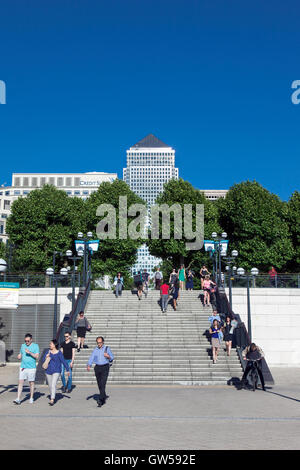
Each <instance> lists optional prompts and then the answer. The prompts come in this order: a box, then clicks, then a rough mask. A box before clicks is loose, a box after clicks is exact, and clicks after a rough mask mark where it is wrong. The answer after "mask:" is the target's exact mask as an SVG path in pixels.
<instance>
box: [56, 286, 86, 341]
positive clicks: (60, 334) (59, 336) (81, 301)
mask: <svg viewBox="0 0 300 470" xmlns="http://www.w3.org/2000/svg"><path fill="white" fill-rule="evenodd" d="M90 290H91V280H90V279H88V282H87V285H86V288H85V290H84V292H82V291H81V292H78V295H77V298H76V301H75V304H74V308H73V310H72V311H71V313H70V316H69V318H67V319H65V318H64V319H63V321H62V322H61V323H60V325H59V327H58V329H57V333H56V340H57V341H58V342H59V344H61V343H63V341H64V334H65V333H66V331H69V332H70V333H72V331H73V330H74V326H75V323H76V319H77V316H78V314H79V312H80V311H81V310H84V309H85V306H86V303H87V300H88V297H89V293H90Z"/></svg>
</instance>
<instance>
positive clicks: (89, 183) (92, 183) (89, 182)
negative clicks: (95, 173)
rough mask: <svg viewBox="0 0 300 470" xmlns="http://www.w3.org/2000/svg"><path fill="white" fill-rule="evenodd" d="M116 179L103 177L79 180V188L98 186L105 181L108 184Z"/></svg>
mask: <svg viewBox="0 0 300 470" xmlns="http://www.w3.org/2000/svg"><path fill="white" fill-rule="evenodd" d="M116 178H117V177H116V176H115V177H114V176H103V177H101V178H97V179H95V178H93V179H89V178H84V179H81V180H80V186H100V184H101V183H103V182H104V181H107V182H109V183H112V182H113V181H114V180H115V179H116Z"/></svg>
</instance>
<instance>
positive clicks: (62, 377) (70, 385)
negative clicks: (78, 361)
mask: <svg viewBox="0 0 300 470" xmlns="http://www.w3.org/2000/svg"><path fill="white" fill-rule="evenodd" d="M66 362H67V364H68V366H69V371H70V375H69V377H68V383H67V386H66V379H65V370H66V369H65V366H64V365H63V364H62V365H61V381H62V384H63V387H64V388H66V387H67V390H72V369H71V367H70V364H71V362H72V359H66Z"/></svg>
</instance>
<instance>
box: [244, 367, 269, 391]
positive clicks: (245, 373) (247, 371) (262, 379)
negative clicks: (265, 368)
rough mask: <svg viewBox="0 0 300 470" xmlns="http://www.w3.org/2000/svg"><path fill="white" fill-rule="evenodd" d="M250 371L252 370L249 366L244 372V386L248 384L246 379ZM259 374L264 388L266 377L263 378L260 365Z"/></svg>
mask: <svg viewBox="0 0 300 470" xmlns="http://www.w3.org/2000/svg"><path fill="white" fill-rule="evenodd" d="M250 370H251V366H250V365H249V364H248V365H247V366H246V369H245V372H244V374H243V377H242V384H244V383H245V382H246V378H247V375H248V374H249V372H250ZM257 372H258V375H259V378H260V381H261V386H262V387H263V388H264V387H265V381H264V376H263V373H262V370H261V366H260V365H259V364H258V366H257Z"/></svg>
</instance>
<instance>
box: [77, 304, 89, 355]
mask: <svg viewBox="0 0 300 470" xmlns="http://www.w3.org/2000/svg"><path fill="white" fill-rule="evenodd" d="M75 330H76V331H77V352H80V348H83V347H84V340H85V335H86V332H87V331H92V327H91V324H90V323H89V321H88V319H87V318H86V317H85V316H84V312H83V311H81V312H79V315H78V317H77V320H76V322H75Z"/></svg>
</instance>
